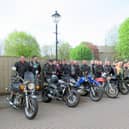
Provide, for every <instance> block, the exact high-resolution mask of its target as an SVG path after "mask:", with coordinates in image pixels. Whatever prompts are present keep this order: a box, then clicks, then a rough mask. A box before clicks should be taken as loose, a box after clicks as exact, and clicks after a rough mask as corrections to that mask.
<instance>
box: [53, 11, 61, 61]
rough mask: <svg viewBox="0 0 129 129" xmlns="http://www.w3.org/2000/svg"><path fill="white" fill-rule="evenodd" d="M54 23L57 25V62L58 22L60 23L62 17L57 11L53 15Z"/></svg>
mask: <svg viewBox="0 0 129 129" xmlns="http://www.w3.org/2000/svg"><path fill="white" fill-rule="evenodd" d="M52 18H53V22H54V23H55V25H56V32H55V34H56V60H58V22H59V21H60V18H61V15H60V14H59V13H58V12H57V11H55V13H54V14H53V15H52Z"/></svg>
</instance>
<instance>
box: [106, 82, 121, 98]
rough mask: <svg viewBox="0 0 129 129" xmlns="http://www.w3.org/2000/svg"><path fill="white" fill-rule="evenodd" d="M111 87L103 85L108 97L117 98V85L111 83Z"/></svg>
mask: <svg viewBox="0 0 129 129" xmlns="http://www.w3.org/2000/svg"><path fill="white" fill-rule="evenodd" d="M111 85H112V87H109V86H106V87H105V94H106V95H107V96H108V97H109V98H117V97H118V94H119V90H118V87H117V86H115V85H113V84H111Z"/></svg>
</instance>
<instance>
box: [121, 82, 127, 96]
mask: <svg viewBox="0 0 129 129" xmlns="http://www.w3.org/2000/svg"><path fill="white" fill-rule="evenodd" d="M119 90H120V92H121V94H123V95H127V94H128V93H129V89H128V86H127V85H126V83H125V82H121V83H119Z"/></svg>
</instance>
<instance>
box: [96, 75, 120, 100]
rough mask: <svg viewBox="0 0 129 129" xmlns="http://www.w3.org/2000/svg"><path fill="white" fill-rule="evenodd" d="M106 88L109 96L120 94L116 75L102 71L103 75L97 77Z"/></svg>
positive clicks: (113, 96)
mask: <svg viewBox="0 0 129 129" xmlns="http://www.w3.org/2000/svg"><path fill="white" fill-rule="evenodd" d="M95 80H96V81H98V82H99V83H100V84H101V85H102V86H103V89H104V92H105V94H106V95H107V96H108V97H109V98H117V97H118V94H119V90H118V85H117V84H116V77H115V76H111V75H109V74H107V73H102V77H99V78H96V79H95Z"/></svg>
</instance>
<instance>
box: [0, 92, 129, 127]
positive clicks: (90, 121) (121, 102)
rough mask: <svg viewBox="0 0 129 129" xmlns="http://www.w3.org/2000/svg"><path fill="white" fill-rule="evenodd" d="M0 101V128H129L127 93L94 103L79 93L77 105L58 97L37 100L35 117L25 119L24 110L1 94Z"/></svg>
mask: <svg viewBox="0 0 129 129" xmlns="http://www.w3.org/2000/svg"><path fill="white" fill-rule="evenodd" d="M0 101H1V103H0V129H129V95H126V96H123V95H119V98H118V99H109V98H107V97H104V98H103V99H102V100H101V101H100V102H97V103H95V102H92V101H91V100H90V99H89V98H88V97H82V98H81V102H80V104H79V106H78V107H77V108H68V107H67V106H66V105H64V104H63V103H62V102H57V101H53V102H51V103H49V104H45V103H42V102H39V112H38V115H37V117H36V118H35V119H34V120H27V119H26V118H25V117H24V114H23V111H19V110H17V111H16V110H14V109H12V108H10V107H8V105H7V104H6V102H5V101H4V98H1V99H0Z"/></svg>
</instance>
